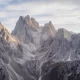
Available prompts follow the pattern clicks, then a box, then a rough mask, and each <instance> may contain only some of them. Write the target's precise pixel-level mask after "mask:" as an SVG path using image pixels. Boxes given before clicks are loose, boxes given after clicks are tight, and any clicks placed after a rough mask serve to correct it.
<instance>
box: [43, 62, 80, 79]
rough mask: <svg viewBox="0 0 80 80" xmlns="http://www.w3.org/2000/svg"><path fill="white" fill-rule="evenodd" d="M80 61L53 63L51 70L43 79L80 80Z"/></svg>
mask: <svg viewBox="0 0 80 80" xmlns="http://www.w3.org/2000/svg"><path fill="white" fill-rule="evenodd" d="M79 79H80V61H71V62H59V63H56V64H54V65H52V69H51V71H50V72H49V73H48V74H46V75H44V77H43V78H42V80H79Z"/></svg>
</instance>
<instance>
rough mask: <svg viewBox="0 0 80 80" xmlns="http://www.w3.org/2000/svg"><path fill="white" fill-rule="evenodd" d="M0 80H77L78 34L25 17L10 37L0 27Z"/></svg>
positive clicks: (79, 64) (79, 67) (79, 68)
mask: <svg viewBox="0 0 80 80" xmlns="http://www.w3.org/2000/svg"><path fill="white" fill-rule="evenodd" d="M0 80H80V34H76V33H74V32H70V31H68V30H66V29H63V28H60V29H58V30H56V29H55V27H54V25H53V24H52V22H51V21H50V22H49V23H46V24H45V25H44V26H40V25H39V23H38V22H37V21H36V20H35V19H34V18H33V17H30V16H29V15H27V16H26V17H23V16H20V17H19V20H18V21H17V23H16V26H15V28H14V30H13V31H12V33H11V34H10V33H9V32H8V30H7V29H6V28H5V27H4V26H3V25H2V24H1V23H0Z"/></svg>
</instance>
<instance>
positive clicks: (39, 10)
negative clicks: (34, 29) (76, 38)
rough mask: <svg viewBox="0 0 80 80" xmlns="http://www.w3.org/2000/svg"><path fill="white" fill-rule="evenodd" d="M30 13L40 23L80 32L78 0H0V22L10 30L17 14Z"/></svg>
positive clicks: (17, 16) (24, 14) (79, 3)
mask: <svg viewBox="0 0 80 80" xmlns="http://www.w3.org/2000/svg"><path fill="white" fill-rule="evenodd" d="M27 15H30V16H31V17H34V18H35V19H36V20H37V21H38V22H39V23H40V25H44V24H45V23H47V22H49V21H52V23H53V25H54V26H55V28H56V29H58V28H65V29H68V30H69V31H74V32H80V0H0V22H2V24H3V25H4V26H5V27H6V28H7V29H8V30H9V31H10V32H11V31H12V30H13V29H14V27H15V25H16V22H17V20H18V18H19V16H27Z"/></svg>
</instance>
